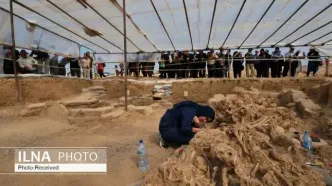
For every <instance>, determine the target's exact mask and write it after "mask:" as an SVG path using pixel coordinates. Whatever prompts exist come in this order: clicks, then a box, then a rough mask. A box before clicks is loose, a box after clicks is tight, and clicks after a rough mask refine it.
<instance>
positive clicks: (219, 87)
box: [172, 78, 328, 102]
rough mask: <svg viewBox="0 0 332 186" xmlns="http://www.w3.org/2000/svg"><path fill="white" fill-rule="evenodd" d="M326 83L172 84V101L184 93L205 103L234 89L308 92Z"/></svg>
mask: <svg viewBox="0 0 332 186" xmlns="http://www.w3.org/2000/svg"><path fill="white" fill-rule="evenodd" d="M326 82H328V80H327V79H324V78H300V79H297V78H295V79H294V78H291V79H290V78H282V79H204V80H203V79H201V80H197V81H188V82H173V83H172V89H173V99H174V101H181V100H184V99H185V98H184V91H187V92H188V98H186V99H190V100H193V101H197V102H206V101H208V99H209V98H211V97H213V95H214V94H230V93H232V90H233V88H234V87H236V86H237V87H244V88H250V87H254V88H257V89H258V90H260V91H276V92H279V91H282V90H283V89H297V90H301V91H304V92H308V91H309V90H310V89H311V88H312V87H314V86H317V85H321V84H324V83H326Z"/></svg>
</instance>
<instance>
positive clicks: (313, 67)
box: [307, 47, 321, 77]
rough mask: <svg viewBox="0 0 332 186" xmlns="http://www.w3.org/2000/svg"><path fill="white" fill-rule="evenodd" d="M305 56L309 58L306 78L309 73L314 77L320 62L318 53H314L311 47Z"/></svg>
mask: <svg viewBox="0 0 332 186" xmlns="http://www.w3.org/2000/svg"><path fill="white" fill-rule="evenodd" d="M307 56H308V58H309V63H308V70H307V77H309V75H310V72H312V73H313V76H315V75H316V73H317V71H318V67H319V65H320V62H321V61H320V55H319V52H318V51H316V49H315V47H311V48H310V51H309V53H308V55H307Z"/></svg>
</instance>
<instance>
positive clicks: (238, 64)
mask: <svg viewBox="0 0 332 186" xmlns="http://www.w3.org/2000/svg"><path fill="white" fill-rule="evenodd" d="M243 69H244V67H243V58H242V53H241V52H238V51H235V52H234V53H233V75H234V78H238V77H239V78H240V77H241V73H242V70H243Z"/></svg>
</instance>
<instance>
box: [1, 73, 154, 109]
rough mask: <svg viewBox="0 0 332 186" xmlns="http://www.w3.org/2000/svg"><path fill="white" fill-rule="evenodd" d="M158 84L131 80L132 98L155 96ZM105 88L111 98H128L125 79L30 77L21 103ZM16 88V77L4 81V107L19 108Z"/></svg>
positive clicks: (23, 82) (22, 82)
mask: <svg viewBox="0 0 332 186" xmlns="http://www.w3.org/2000/svg"><path fill="white" fill-rule="evenodd" d="M155 84H157V83H141V82H140V83H138V82H135V81H130V80H129V81H128V90H129V94H130V96H138V95H143V94H145V95H146V94H151V95H152V88H153V86H154V85H155ZM97 85H101V86H104V87H105V88H106V91H107V92H108V96H109V97H108V98H109V99H117V98H120V97H123V96H124V95H125V91H124V80H122V79H110V80H101V81H98V80H97V81H91V80H85V79H79V78H67V77H53V76H44V77H41V76H36V77H33V76H29V77H19V87H20V91H21V92H20V102H21V103H22V104H24V103H38V102H45V101H50V100H59V99H61V98H65V97H69V96H73V95H76V94H79V93H81V91H82V89H83V88H87V87H89V86H97ZM16 103H17V101H16V85H15V79H14V77H12V76H11V77H1V78H0V106H10V105H15V104H16Z"/></svg>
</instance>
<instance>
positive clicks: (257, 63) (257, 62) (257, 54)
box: [254, 50, 259, 77]
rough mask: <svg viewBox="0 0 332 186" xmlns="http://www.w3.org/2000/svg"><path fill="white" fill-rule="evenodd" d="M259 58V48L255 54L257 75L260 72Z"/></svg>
mask: <svg viewBox="0 0 332 186" xmlns="http://www.w3.org/2000/svg"><path fill="white" fill-rule="evenodd" d="M258 58H259V51H258V50H255V54H254V59H255V61H254V67H255V70H256V77H257V74H258V69H259V67H258V66H259V60H257V59H258Z"/></svg>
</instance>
